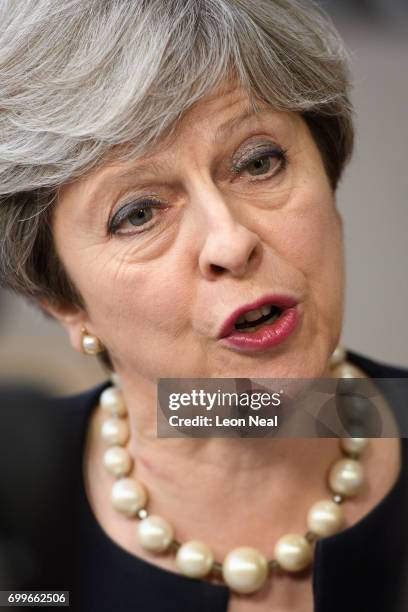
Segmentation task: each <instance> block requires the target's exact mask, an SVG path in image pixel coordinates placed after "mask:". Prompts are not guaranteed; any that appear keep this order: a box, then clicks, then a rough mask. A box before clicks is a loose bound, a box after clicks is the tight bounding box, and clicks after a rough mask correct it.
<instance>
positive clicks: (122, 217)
mask: <svg viewBox="0 0 408 612" xmlns="http://www.w3.org/2000/svg"><path fill="white" fill-rule="evenodd" d="M268 157H274V158H276V159H278V160H279V161H280V162H281V163H280V165H279V166H278V168H277V170H275V171H274V172H273V173H272V175H271V176H270V175H269V174H268V175H267V176H266V177H263V178H254V179H252V180H250V182H251V183H258V182H262V181H267V180H270V179H271V178H273V177H274V176H276V175H277V174H279V173H280V172H282V171H283V170H285V168H286V166H287V163H288V157H287V150H285V149H282V148H281V147H269V148H265V149H264V150H259V151H257V152H256V154H255V155H254V154H253V155H252V156H250V157H248V158H243V159H242V160H240V161H238V162H236V163H235V164H233V165H232V167H231V172H232V174H234V175H239V174H240V173H241V172H243V171H244V170H245V168H247V167H248V166H249V165H250V164H252V163H254V162H256V161H260V160H262V159H265V158H268ZM261 176H262V175H261ZM153 208H155V209H162V210H163V209H165V208H167V205H166V204H165V203H163V202H161V201H159V200H156V199H155V198H151V197H147V198H145V199H142V200H138V201H136V202H135V201H133V202H129V203H128V204H125V205H124V206H123V207H122V208H121V209H120V210H119V211H118V212H117V213H116V214H115V215H114V216H113V217H112V219H111V220H110V221H109V223H108V228H107V233H108V234H109V235H110V236H112V235H122V236H126V235H132V236H133V235H134V234H141V233H143V232H145V231H147V230H149V228H150V227H151V224H149V223H146V224H145V225H146V227H144V226H141V227H144V229H142V230H136V231H132V232H119V231H118V230H119V228H120V226H121V224H122V223H123V222H124V221H126V220H127V219H128V218H129V217H130V216H131V214H134V213H136V212H137V211H139V210H150V209H153Z"/></svg>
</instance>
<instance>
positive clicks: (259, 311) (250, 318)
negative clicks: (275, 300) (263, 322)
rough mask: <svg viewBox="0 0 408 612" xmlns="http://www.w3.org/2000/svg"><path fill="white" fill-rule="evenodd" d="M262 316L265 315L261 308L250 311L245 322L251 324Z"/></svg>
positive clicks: (245, 315) (246, 313)
mask: <svg viewBox="0 0 408 612" xmlns="http://www.w3.org/2000/svg"><path fill="white" fill-rule="evenodd" d="M262 315H263V313H262V309H261V308H257V309H256V310H250V311H249V312H245V313H244V317H245V320H246V321H249V322H251V321H256V320H257V319H259V318H260V317H262Z"/></svg>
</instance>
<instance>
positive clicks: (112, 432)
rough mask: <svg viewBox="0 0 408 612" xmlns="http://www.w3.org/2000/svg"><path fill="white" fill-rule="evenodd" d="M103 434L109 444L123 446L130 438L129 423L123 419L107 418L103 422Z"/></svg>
mask: <svg viewBox="0 0 408 612" xmlns="http://www.w3.org/2000/svg"><path fill="white" fill-rule="evenodd" d="M101 436H102V439H103V440H104V441H105V442H106V443H107V444H112V445H119V446H122V445H124V444H126V442H127V441H128V439H129V425H128V424H127V422H126V421H123V420H122V419H106V421H104V422H103V423H102V427H101Z"/></svg>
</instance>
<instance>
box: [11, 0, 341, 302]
mask: <svg viewBox="0 0 408 612" xmlns="http://www.w3.org/2000/svg"><path fill="white" fill-rule="evenodd" d="M0 24H1V26H0V284H1V285H3V286H4V287H7V288H9V289H12V290H14V291H17V292H19V293H21V294H24V295H25V296H26V297H28V298H31V299H34V300H38V299H39V298H46V299H48V300H50V301H51V302H54V303H61V302H71V303H74V304H77V305H80V306H83V305H84V304H83V300H82V298H81V296H80V295H79V294H78V292H77V291H76V289H75V287H74V284H73V282H71V280H70V279H68V277H67V275H66V273H65V271H64V270H63V268H62V265H61V263H60V262H59V261H58V258H57V256H56V253H55V249H54V246H53V240H52V231H51V229H52V224H51V210H52V208H53V207H52V206H51V205H52V204H53V203H55V201H56V200H57V196H58V189H59V188H60V187H61V186H62V185H64V184H65V183H67V182H69V181H72V180H75V178H77V177H80V176H81V175H83V174H84V173H85V172H87V171H89V170H91V169H92V168H95V167H96V166H98V165H100V164H103V163H105V162H106V160H108V159H109V158H110V156H111V155H112V154H113V152H115V155H117V156H118V157H119V158H120V159H123V160H127V159H134V158H137V157H138V156H140V155H142V154H143V153H144V152H146V151H147V150H149V147H151V146H154V144H155V143H157V142H158V141H159V140H160V138H162V137H163V135H165V134H168V133H171V132H172V130H174V129H175V128H176V127H177V122H178V120H179V119H180V118H181V116H182V115H183V113H185V111H187V110H188V109H189V108H191V106H192V105H193V104H194V103H196V102H197V101H198V100H200V98H202V97H203V96H204V95H205V94H206V93H208V92H210V91H212V90H214V89H215V88H217V86H219V85H222V83H225V82H226V80H228V79H230V78H231V77H234V78H235V79H238V81H239V82H240V84H241V85H242V87H243V88H244V89H245V90H246V92H247V94H248V97H249V98H250V100H251V101H252V102H251V103H252V104H253V105H254V106H256V101H257V100H262V101H264V102H266V103H267V104H268V105H270V106H271V107H273V108H276V109H277V110H290V111H294V112H298V113H300V114H301V115H302V116H303V117H304V119H305V121H306V122H307V124H308V126H309V128H310V130H311V133H312V135H313V137H314V138H315V140H316V143H317V145H318V146H319V149H320V151H321V154H322V159H323V161H324V164H325V167H326V171H327V174H328V177H329V179H330V182H331V185H332V187H333V189H335V188H336V186H337V183H338V180H339V178H340V176H341V173H342V170H343V167H344V165H345V163H346V162H347V161H348V159H349V157H350V155H351V152H352V146H353V124H352V108H351V104H350V101H349V95H348V91H349V72H348V57H347V53H346V51H345V48H344V45H343V42H342V40H341V39H340V37H339V35H338V33H337V32H336V29H335V28H334V26H333V24H332V22H331V20H330V19H329V17H328V16H327V15H326V14H325V13H324V12H323V11H322V10H321V9H319V8H318V7H317V5H315V4H314V3H312V2H311V1H306V0H305V1H304V2H301V1H299V0H133V1H132V2H129V0H58V1H57V2H55V1H54V0H19V2H15V0H2V2H1V4H0Z"/></svg>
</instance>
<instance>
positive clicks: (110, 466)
mask: <svg viewBox="0 0 408 612" xmlns="http://www.w3.org/2000/svg"><path fill="white" fill-rule="evenodd" d="M103 463H104V465H105V467H106V469H107V470H108V472H110V473H111V474H113V476H126V475H127V474H129V472H130V470H131V468H132V464H133V460H132V457H131V456H130V454H129V453H128V451H127V450H126V449H125V448H122V446H111V447H110V448H108V450H107V451H105V454H104V456H103Z"/></svg>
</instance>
